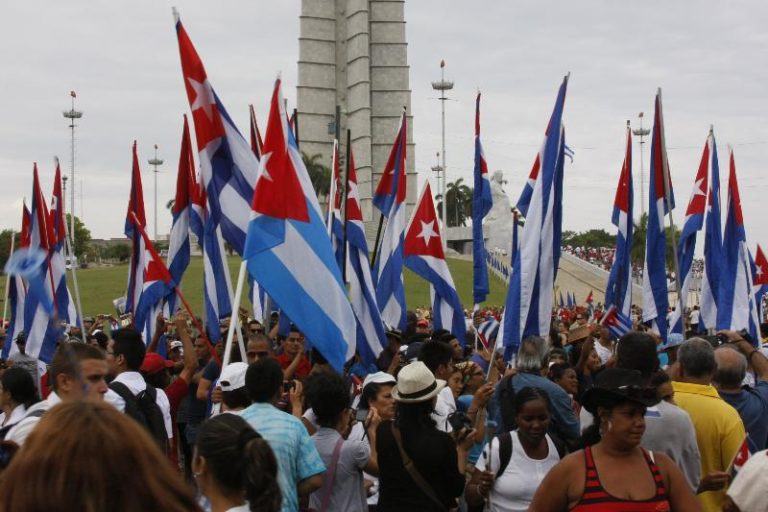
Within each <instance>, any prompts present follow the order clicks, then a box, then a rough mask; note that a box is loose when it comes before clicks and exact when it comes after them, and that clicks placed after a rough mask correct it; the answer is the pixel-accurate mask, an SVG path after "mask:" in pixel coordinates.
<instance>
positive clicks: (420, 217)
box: [403, 182, 445, 259]
mask: <svg viewBox="0 0 768 512" xmlns="http://www.w3.org/2000/svg"><path fill="white" fill-rule="evenodd" d="M403 250H404V254H405V256H433V257H435V258H439V259H445V253H444V252H443V243H442V238H441V237H440V226H439V225H438V222H437V211H436V210H435V203H434V202H433V201H432V189H431V188H430V186H429V182H427V184H426V185H425V186H424V191H423V192H422V193H421V199H419V203H418V205H417V206H416V209H415V210H414V211H413V216H412V217H411V222H410V223H409V224H408V229H407V230H406V232H405V245H404V248H403Z"/></svg>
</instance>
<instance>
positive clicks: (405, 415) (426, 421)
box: [395, 400, 436, 435]
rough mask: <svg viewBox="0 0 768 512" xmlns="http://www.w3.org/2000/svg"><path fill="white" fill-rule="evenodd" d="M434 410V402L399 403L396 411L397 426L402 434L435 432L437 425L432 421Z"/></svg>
mask: <svg viewBox="0 0 768 512" xmlns="http://www.w3.org/2000/svg"><path fill="white" fill-rule="evenodd" d="M433 409H434V405H433V404H432V400H425V401H423V402H416V403H407V402H398V404H397V408H396V410H395V424H396V425H397V426H398V428H399V429H400V431H401V432H413V431H415V430H434V429H435V425H436V423H435V420H433V419H432V410H433ZM406 435H407V434H406Z"/></svg>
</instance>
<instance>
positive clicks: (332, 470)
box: [319, 437, 344, 512]
mask: <svg viewBox="0 0 768 512" xmlns="http://www.w3.org/2000/svg"><path fill="white" fill-rule="evenodd" d="M342 444H344V438H343V437H339V440H338V441H336V446H334V447H333V455H331V464H330V465H329V466H328V473H327V474H329V476H330V478H326V479H325V481H324V482H323V493H322V496H323V497H322V498H321V500H320V511H319V512H325V511H326V510H328V502H329V501H330V499H331V494H333V484H334V483H335V481H336V466H338V464H339V457H340V456H341V445H342Z"/></svg>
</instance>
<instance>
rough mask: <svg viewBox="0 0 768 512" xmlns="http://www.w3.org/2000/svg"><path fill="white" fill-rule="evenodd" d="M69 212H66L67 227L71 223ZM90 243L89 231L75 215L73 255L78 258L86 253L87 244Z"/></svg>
mask: <svg viewBox="0 0 768 512" xmlns="http://www.w3.org/2000/svg"><path fill="white" fill-rule="evenodd" d="M69 218H70V214H67V228H68V229H69V227H70V226H71V225H72V224H71V221H70V220H69ZM90 244H91V232H90V230H89V229H88V228H86V227H85V224H83V222H82V221H81V220H80V219H79V218H78V217H77V216H75V247H74V250H75V256H77V258H78V259H79V258H80V257H82V256H83V255H85V254H87V252H88V246H89V245H90Z"/></svg>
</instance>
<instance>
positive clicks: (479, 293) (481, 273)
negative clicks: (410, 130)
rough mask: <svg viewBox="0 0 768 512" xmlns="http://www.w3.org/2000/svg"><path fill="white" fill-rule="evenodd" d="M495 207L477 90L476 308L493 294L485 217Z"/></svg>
mask: <svg viewBox="0 0 768 512" xmlns="http://www.w3.org/2000/svg"><path fill="white" fill-rule="evenodd" d="M492 206H493V198H492V197H491V181H490V179H489V176H488V164H487V163H486V161H485V152H484V151H483V144H482V143H481V142H480V93H479V92H478V93H477V100H476V101H475V188H474V190H473V192H472V262H473V263H472V267H473V269H472V300H473V302H474V304H475V307H476V308H477V307H478V306H479V305H480V303H481V302H485V299H486V297H487V296H488V293H490V288H489V285H488V266H487V265H486V264H485V257H486V255H485V240H484V239H483V218H484V217H485V216H486V215H487V214H488V212H489V211H490V210H491V207H492Z"/></svg>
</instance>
